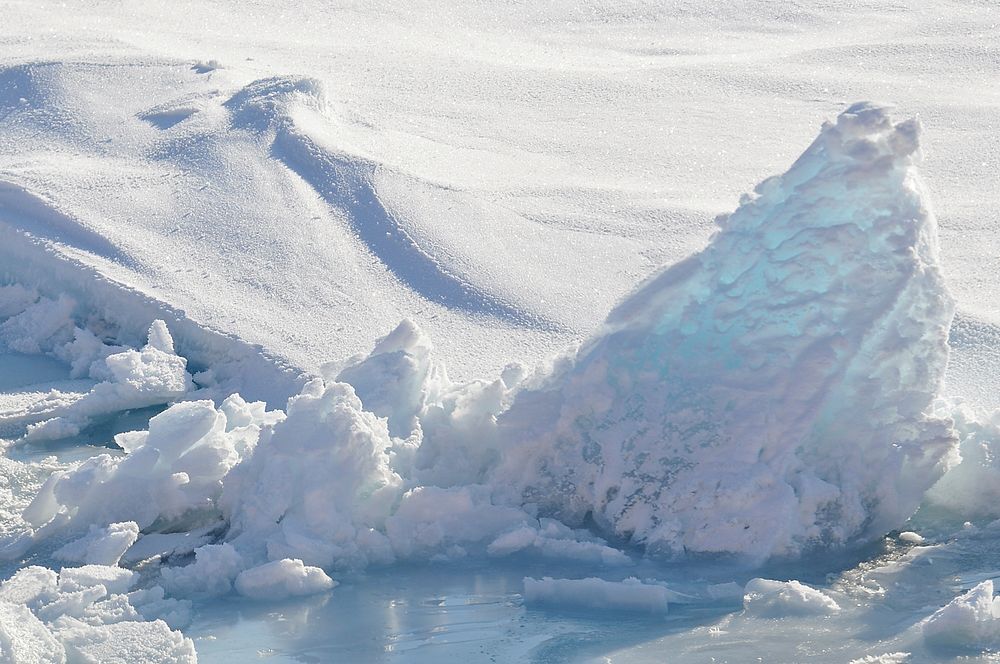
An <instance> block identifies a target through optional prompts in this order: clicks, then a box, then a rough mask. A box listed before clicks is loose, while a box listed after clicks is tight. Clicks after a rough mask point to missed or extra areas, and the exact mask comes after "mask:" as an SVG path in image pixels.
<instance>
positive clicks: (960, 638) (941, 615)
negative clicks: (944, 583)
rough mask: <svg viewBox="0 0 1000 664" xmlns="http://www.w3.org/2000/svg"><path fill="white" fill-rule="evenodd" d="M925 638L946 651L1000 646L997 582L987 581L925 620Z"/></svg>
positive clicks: (930, 643)
mask: <svg viewBox="0 0 1000 664" xmlns="http://www.w3.org/2000/svg"><path fill="white" fill-rule="evenodd" d="M921 630H922V632H923V635H924V641H925V642H926V643H927V644H928V645H929V646H932V647H935V648H941V649H945V650H972V651H975V650H981V649H983V648H989V649H995V648H997V647H998V646H1000V598H996V597H994V596H993V581H983V582H982V583H980V584H979V585H977V586H976V587H974V588H972V589H971V590H969V591H968V592H966V593H964V594H962V595H961V596H959V597H956V598H955V599H953V600H952V601H951V602H949V603H948V604H947V605H945V606H943V607H941V608H940V609H938V610H937V611H935V612H934V614H933V615H931V616H930V617H929V618H927V619H926V620H925V621H923V622H922V623H921Z"/></svg>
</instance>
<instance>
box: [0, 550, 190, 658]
mask: <svg viewBox="0 0 1000 664" xmlns="http://www.w3.org/2000/svg"><path fill="white" fill-rule="evenodd" d="M137 577H138V575H137V574H136V573H135V572H131V571H129V570H124V569H121V568H119V567H109V566H105V565H87V566H84V567H79V568H64V569H63V570H62V572H61V573H59V574H56V572H54V571H52V570H49V569H45V568H43V567H25V568H22V569H20V570H18V571H17V572H16V573H15V574H14V576H12V577H11V578H10V579H8V580H6V581H4V582H3V583H0V659H2V660H3V661H5V662H12V663H13V664H28V663H29V662H46V663H50V662H53V663H54V662H67V661H69V662H78V661H80V662H122V663H124V662H130V663H131V662H135V663H140V664H141V663H150V664H152V663H163V664H167V663H175V662H176V663H181V662H195V661H197V660H196V655H195V649H194V644H193V643H192V641H191V640H190V639H187V638H185V637H184V636H183V635H182V634H181V633H180V632H176V631H173V630H172V629H171V626H169V625H168V624H167V622H165V621H164V620H162V619H161V616H164V615H165V616H168V617H170V618H172V619H175V620H176V621H177V624H176V626H182V625H183V624H186V622H187V620H188V619H189V617H190V604H188V603H184V602H178V601H177V600H169V599H164V598H163V594H162V589H160V588H157V587H154V588H153V589H149V590H140V591H133V592H129V589H130V588H131V587H132V585H133V584H134V583H135V580H136V578H137Z"/></svg>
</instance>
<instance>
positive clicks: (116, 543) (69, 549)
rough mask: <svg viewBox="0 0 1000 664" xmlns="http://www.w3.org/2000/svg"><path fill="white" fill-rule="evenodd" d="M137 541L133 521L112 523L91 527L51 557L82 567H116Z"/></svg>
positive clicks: (137, 531) (137, 528) (136, 525)
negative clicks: (101, 526) (80, 564)
mask: <svg viewBox="0 0 1000 664" xmlns="http://www.w3.org/2000/svg"><path fill="white" fill-rule="evenodd" d="M137 539H139V525H138V524H137V523H136V522H135V521H126V522H124V523H112V524H110V525H108V526H107V527H106V528H98V527H96V526H94V525H91V526H90V529H89V532H88V533H87V534H86V535H85V536H83V537H81V538H80V539H78V540H75V541H72V542H69V543H68V544H65V545H63V546H62V547H61V548H59V549H58V550H56V551H55V552H53V554H52V557H53V558H55V559H56V560H62V561H65V562H70V563H82V564H84V565H117V564H118V561H120V560H121V558H122V556H123V555H124V554H125V552H126V551H127V550H128V549H129V547H131V546H132V545H133V544H135V542H136V540H137Z"/></svg>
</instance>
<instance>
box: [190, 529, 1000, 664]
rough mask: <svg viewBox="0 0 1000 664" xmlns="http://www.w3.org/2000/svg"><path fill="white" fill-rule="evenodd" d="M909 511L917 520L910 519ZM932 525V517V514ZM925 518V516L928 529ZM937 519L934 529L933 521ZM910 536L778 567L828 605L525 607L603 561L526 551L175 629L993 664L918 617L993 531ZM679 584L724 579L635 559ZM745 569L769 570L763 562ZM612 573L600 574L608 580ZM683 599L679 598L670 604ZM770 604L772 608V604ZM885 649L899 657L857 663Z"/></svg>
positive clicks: (982, 561) (402, 651)
mask: <svg viewBox="0 0 1000 664" xmlns="http://www.w3.org/2000/svg"><path fill="white" fill-rule="evenodd" d="M918 521H919V519H918ZM938 525H939V526H946V524H943V523H939V524H938ZM928 527H929V528H931V526H930V525H929V526H928ZM948 527H949V526H946V527H944V530H947V529H948ZM960 533H961V534H960V536H957V537H949V536H941V538H940V539H936V538H932V539H931V540H929V543H927V544H925V545H922V546H914V545H912V544H907V543H905V542H901V541H899V540H898V538H889V539H887V540H886V542H885V543H884V544H883V545H882V546H880V547H878V550H877V551H873V552H872V555H870V556H869V557H868V558H866V559H865V560H863V561H861V562H859V563H857V564H856V565H853V566H851V567H848V568H846V569H844V570H842V571H840V572H838V573H833V574H830V575H829V576H827V574H826V573H824V572H822V571H820V570H822V569H828V568H827V567H826V566H825V565H824V566H823V567H820V568H815V569H814V570H813V572H812V574H810V571H809V569H808V567H809V565H808V563H805V564H802V565H799V566H797V569H789V568H785V569H784V570H782V571H783V572H784V573H785V574H788V573H793V574H795V575H796V577H797V578H800V579H804V580H806V581H807V582H808V583H809V584H810V585H811V586H813V587H816V588H819V589H821V590H823V591H825V592H826V593H828V594H829V595H830V596H831V597H833V598H835V600H836V601H837V604H838V605H839V606H840V608H841V610H840V611H839V612H837V613H836V614H832V615H813V616H809V615H795V613H796V612H795V610H794V609H792V608H787V609H786V610H787V611H788V613H789V615H784V616H781V615H776V616H775V617H766V616H756V615H753V613H752V612H747V611H744V607H743V598H742V596H730V597H719V598H717V599H715V600H694V599H688V600H684V599H683V598H682V599H681V601H678V602H672V603H671V604H670V609H669V612H668V613H667V614H666V615H650V614H644V613H635V612H608V611H594V610H586V609H580V608H577V607H574V606H573V605H572V604H570V605H566V606H558V607H544V608H538V607H533V606H530V605H528V606H526V605H525V601H524V597H523V579H524V577H525V576H530V577H541V576H546V575H551V576H557V577H560V576H562V577H570V578H582V577H587V576H591V575H595V574H597V575H600V574H603V575H605V576H608V570H606V569H605V570H601V569H594V568H589V569H588V568H585V567H579V568H566V567H565V566H551V565H550V566H544V565H539V564H538V563H537V562H532V561H521V562H520V563H513V564H511V563H505V564H501V565H490V564H472V563H468V564H450V565H447V566H445V565H438V566H435V565H432V566H420V567H407V568H394V569H392V570H391V571H390V570H384V571H380V572H372V573H369V574H367V575H365V576H364V577H359V578H353V579H344V580H343V581H342V582H341V585H339V586H338V587H336V588H334V589H333V590H332V591H330V592H329V593H326V594H323V595H318V596H314V597H311V598H307V599H304V600H296V601H289V602H282V603H275V604H261V603H257V602H249V601H235V602H234V601H232V600H231V599H227V600H224V601H217V602H209V603H202V604H199V605H197V607H196V617H195V619H194V622H193V624H192V625H191V627H190V628H188V629H187V630H185V633H186V634H188V635H189V636H191V637H192V638H193V639H194V640H195V644H196V646H197V648H198V652H199V657H200V659H201V661H204V662H221V663H230V662H231V663H235V662H246V661H252V660H254V659H256V658H260V659H261V660H262V661H267V662H420V663H422V662H427V663H431V662H461V661H465V662H518V661H524V662H539V663H543V662H544V663H547V662H595V663H596V662H622V663H632V662H641V663H646V662H648V663H653V662H665V661H666V662H673V661H677V662H720V663H721V662H732V663H737V662H754V661H763V662H771V663H775V664H778V663H795V662H805V661H809V662H831V663H833V662H838V663H846V662H850V661H853V660H861V661H881V662H895V661H899V662H903V661H905V662H949V661H963V662H995V661H1000V654H991V653H982V654H977V653H975V652H970V651H969V650H964V651H962V650H958V651H954V650H952V651H949V650H948V649H941V648H937V649H935V648H929V647H928V646H926V645H925V643H924V642H923V638H922V634H921V629H920V626H919V623H920V621H922V620H923V619H924V618H926V617H927V616H928V615H930V614H931V613H932V612H933V611H934V610H935V609H937V608H938V607H940V606H942V605H944V604H946V603H947V602H949V601H950V600H951V599H952V598H953V597H954V596H955V595H956V594H957V593H959V592H961V591H962V590H967V589H968V588H971V587H972V586H974V585H976V584H977V583H979V582H981V581H983V580H986V579H994V578H1000V567H998V566H997V565H996V561H997V560H998V559H1000V531H998V530H997V529H995V528H994V529H992V530H991V529H984V530H980V529H976V528H972V529H966V530H965V531H960ZM626 573H628V574H637V575H638V576H640V577H646V576H647V575H650V576H654V577H655V578H657V579H658V580H660V581H666V582H667V584H668V586H669V587H670V588H672V589H676V592H678V593H681V594H687V593H685V591H687V592H688V593H691V594H692V595H694V594H695V593H697V592H698V589H699V588H701V589H703V588H704V587H705V585H706V584H707V583H713V584H714V583H725V580H726V579H727V578H728V579H729V581H733V580H736V581H738V582H739V584H740V585H741V586H742V584H743V583H744V582H745V581H746V580H747V578H746V576H745V575H743V576H741V575H739V574H733V575H731V576H727V575H726V572H725V571H724V570H721V569H719V568H717V567H715V566H711V565H708V566H705V567H696V566H690V565H687V566H677V567H670V566H660V567H653V566H641V567H639V568H638V569H631V570H628V571H627V572H626ZM757 573H758V574H768V573H770V574H771V575H775V578H779V577H778V576H777V575H779V574H780V573H781V572H780V571H779V570H777V569H773V570H761V571H758V572H757ZM621 575H622V572H620V571H619V572H617V574H616V575H611V576H610V578H620V577H621ZM685 601H687V602H690V603H684V602H685ZM779 613H780V610H779ZM892 653H909V656H908V657H905V658H904V657H902V656H901V655H900V656H898V657H897V658H896V659H891V658H886V657H883V659H871V660H864V659H863V658H865V657H873V658H874V657H878V656H884V655H887V654H892Z"/></svg>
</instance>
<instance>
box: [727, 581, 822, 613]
mask: <svg viewBox="0 0 1000 664" xmlns="http://www.w3.org/2000/svg"><path fill="white" fill-rule="evenodd" d="M743 610H744V612H745V613H746V614H747V615H749V616H753V617H755V618H783V617H785V616H809V615H831V614H834V613H837V612H839V611H840V605H838V604H837V602H836V601H835V600H834V599H833V598H832V597H830V596H829V595H827V594H825V593H824V592H823V591H821V590H817V589H816V588H810V587H809V586H807V585H805V584H803V583H799V582H798V581H774V580H771V579H759V578H758V579H751V580H750V581H749V582H748V583H747V585H746V587H745V588H744V589H743Z"/></svg>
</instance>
